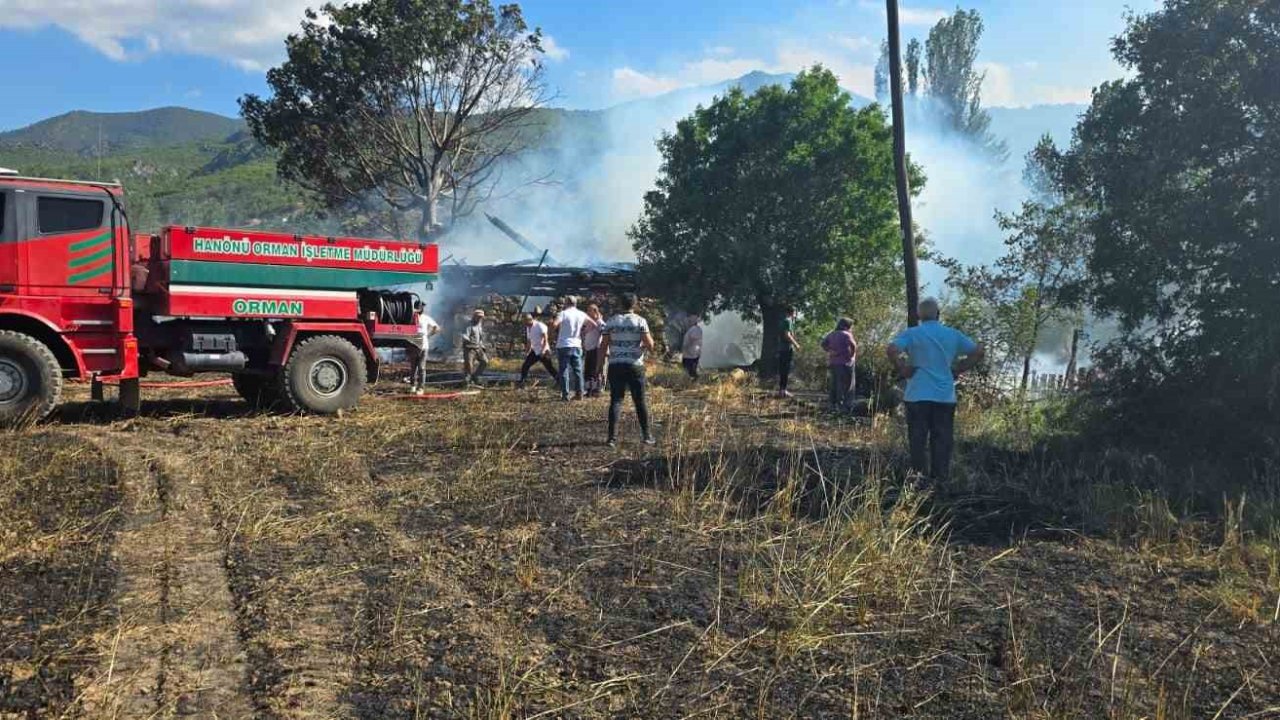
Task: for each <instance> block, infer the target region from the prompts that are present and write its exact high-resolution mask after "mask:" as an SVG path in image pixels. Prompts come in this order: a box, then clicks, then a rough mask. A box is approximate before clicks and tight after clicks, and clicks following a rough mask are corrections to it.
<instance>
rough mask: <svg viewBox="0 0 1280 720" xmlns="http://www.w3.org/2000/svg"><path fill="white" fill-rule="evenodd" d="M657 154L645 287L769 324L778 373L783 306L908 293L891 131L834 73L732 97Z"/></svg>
mask: <svg viewBox="0 0 1280 720" xmlns="http://www.w3.org/2000/svg"><path fill="white" fill-rule="evenodd" d="M658 148H659V150H660V151H661V153H662V165H661V168H660V171H659V176H658V179H657V189H656V190H653V191H651V192H649V193H648V194H646V196H645V203H644V211H643V213H642V215H641V218H640V220H639V221H638V222H637V223H636V225H635V226H634V228H633V229H632V230H631V233H630V234H631V238H632V240H633V241H634V244H635V250H636V255H637V257H638V258H639V263H640V271H641V273H642V282H644V283H645V285H646V287H651V288H654V289H655V290H656V291H657V292H658V293H659V295H660V296H661V297H663V298H664V299H667V300H669V301H671V302H673V303H675V304H677V305H679V306H680V307H683V308H689V309H696V310H699V311H711V312H717V311H727V310H734V311H738V312H741V313H744V314H745V315H747V316H748V317H752V318H755V319H763V322H764V348H763V360H762V362H763V363H764V365H765V368H764V369H765V371H766V372H770V371H771V370H772V362H773V360H774V358H775V355H776V351H777V347H778V338H779V332H778V330H779V325H780V324H781V320H782V316H783V308H784V307H786V306H788V305H791V306H795V307H797V308H798V309H801V310H819V311H821V310H827V311H828V312H829V311H830V309H831V308H840V309H844V310H845V311H852V310H853V309H854V308H852V307H850V305H849V303H851V302H852V301H853V300H854V299H855V298H856V294H857V293H859V292H861V293H869V292H872V291H873V290H879V291H881V292H884V293H894V292H897V293H900V292H901V276H900V274H899V272H900V271H899V265H898V258H899V254H898V235H897V229H896V222H897V201H896V197H895V195H894V185H893V177H894V175H893V146H892V138H891V135H890V130H889V127H888V126H887V125H886V122H885V118H884V114H883V113H882V112H881V111H880V110H879V108H877V107H869V108H864V109H862V110H855V109H853V108H852V107H851V106H850V97H849V95H848V94H847V93H845V92H844V91H842V90H841V89H840V87H839V85H838V83H837V80H836V77H835V76H834V75H833V74H832V73H831V72H830V71H828V70H825V69H823V68H821V67H814V68H813V69H811V70H808V71H806V72H803V73H801V74H800V75H799V76H797V77H796V79H795V80H794V81H793V82H792V83H791V86H790V88H789V89H784V88H783V87H781V86H778V85H772V86H767V87H764V88H761V89H760V90H759V91H757V92H756V93H755V94H754V95H751V96H747V95H746V94H744V93H743V92H742V91H741V90H739V89H733V90H731V91H729V93H728V94H726V95H724V96H722V97H718V98H716V99H715V100H714V101H713V102H712V103H711V104H710V105H709V106H707V107H699V108H698V109H697V110H696V111H695V112H694V113H693V115H691V116H690V117H687V118H685V119H683V120H681V121H680V122H679V123H678V124H677V126H676V129H675V132H672V133H667V134H664V135H663V136H662V138H661V139H660V140H659V141H658ZM922 184H923V178H922V177H919V176H918V173H917V177H915V178H914V181H913V187H915V188H916V189H919V188H920V187H921V185H922Z"/></svg>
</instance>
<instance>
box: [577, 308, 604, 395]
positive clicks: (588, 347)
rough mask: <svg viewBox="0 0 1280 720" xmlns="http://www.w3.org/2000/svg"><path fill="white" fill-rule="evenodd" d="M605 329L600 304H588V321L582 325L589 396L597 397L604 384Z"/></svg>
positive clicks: (584, 363) (585, 372)
mask: <svg viewBox="0 0 1280 720" xmlns="http://www.w3.org/2000/svg"><path fill="white" fill-rule="evenodd" d="M602 330H604V317H603V316H602V315H601V314H600V306H599V305H597V304H595V303H588V304H587V322H586V324H585V325H583V326H582V353H583V365H584V368H583V373H584V374H585V375H586V378H587V396H588V397H597V396H599V395H600V389H601V388H602V387H603V386H604V380H603V377H604V353H602V352H601V351H600V333H601V331H602Z"/></svg>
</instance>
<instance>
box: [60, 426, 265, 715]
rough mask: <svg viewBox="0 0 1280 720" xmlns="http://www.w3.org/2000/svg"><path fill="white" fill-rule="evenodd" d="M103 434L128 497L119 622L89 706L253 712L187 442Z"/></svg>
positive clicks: (120, 711) (148, 711) (100, 710)
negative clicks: (162, 447) (158, 443)
mask: <svg viewBox="0 0 1280 720" xmlns="http://www.w3.org/2000/svg"><path fill="white" fill-rule="evenodd" d="M165 442H166V444H168V443H171V442H174V440H173V439H166V441H165ZM96 444H98V445H99V447H100V448H101V449H102V451H103V452H104V453H106V454H107V455H108V456H109V457H111V458H112V459H113V461H114V462H116V463H117V464H118V465H119V467H120V468H121V472H122V476H123V477H124V480H125V488H126V500H125V503H124V509H125V519H124V523H123V527H122V528H121V532H120V535H119V542H118V543H117V546H116V557H115V562H116V564H117V566H118V567H119V572H120V575H119V577H120V579H119V584H118V588H117V596H116V598H117V599H116V602H117V608H116V622H115V626H114V627H113V628H110V629H109V632H107V633H106V634H105V636H104V637H103V640H102V644H103V645H104V646H105V647H104V648H103V652H102V655H103V657H104V658H105V660H104V662H103V667H101V668H100V669H99V672H98V673H97V675H96V676H95V677H93V678H92V679H90V680H89V681H88V682H87V684H86V686H85V688H84V690H83V692H82V702H83V707H84V710H85V713H86V714H87V715H88V716H89V717H104V716H110V717H155V716H160V717H214V716H217V717H245V716H248V715H250V714H251V706H250V703H249V702H248V698H247V697H246V696H245V694H244V690H243V688H244V684H245V683H244V675H245V670H244V653H243V651H242V650H241V647H240V644H239V642H238V640H237V638H236V636H235V633H234V617H235V616H234V612H233V608H232V603H231V595H230V592H229V590H228V583H227V577H226V573H225V572H224V569H223V565H224V558H223V553H222V548H221V543H220V542H219V539H218V535H217V532H216V531H215V529H214V526H213V523H212V518H211V517H210V516H209V512H208V510H209V508H208V507H207V505H206V503H205V501H204V497H203V495H202V494H201V492H200V491H199V488H198V487H197V486H196V483H195V482H194V480H193V478H194V477H195V475H194V474H193V472H192V468H191V467H190V466H189V465H188V463H187V461H186V460H185V459H184V455H183V454H182V453H181V452H175V451H174V450H173V449H171V448H166V451H165V452H164V453H158V452H156V450H155V447H154V445H149V444H147V443H146V442H145V439H144V438H140V437H138V436H136V435H135V434H132V433H121V432H113V433H110V434H109V435H108V439H107V440H106V441H104V442H99V443H96Z"/></svg>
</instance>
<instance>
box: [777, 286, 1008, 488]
mask: <svg viewBox="0 0 1280 720" xmlns="http://www.w3.org/2000/svg"><path fill="white" fill-rule="evenodd" d="M917 309H918V313H919V317H920V324H919V325H916V326H915V327H909V328H907V329H906V330H903V331H902V332H901V333H899V334H898V335H897V336H896V337H894V339H893V341H892V342H890V343H889V346H888V347H887V348H886V353H887V355H888V357H889V361H890V362H891V363H893V366H894V369H895V370H896V372H897V374H898V376H899V377H901V378H903V379H905V380H906V390H905V393H904V394H903V402H904V404H905V405H906V410H907V441H908V445H909V446H910V453H911V469H912V472H913V473H915V474H916V475H917V476H918V477H921V478H931V479H933V480H935V481H939V482H942V481H946V480H947V479H948V478H949V477H950V475H951V455H952V449H953V446H954V443H955V415H956V379H957V378H959V377H960V376H961V375H963V374H964V373H966V372H968V371H969V370H971V369H972V368H974V367H975V366H976V365H978V364H979V363H981V362H982V359H983V357H984V355H985V352H986V351H985V349H984V348H983V347H982V345H980V344H979V343H976V342H974V340H973V339H972V338H970V337H969V336H967V335H965V334H964V333H962V332H960V331H959V330H956V329H955V328H952V327H948V326H947V325H944V324H942V322H941V309H940V306H939V303H938V301H937V300H936V299H934V298H925V299H924V300H921V301H920V303H919V305H918V308H917ZM795 320H796V313H795V309H794V308H787V309H786V312H785V317H784V319H783V321H782V325H781V327H780V328H779V329H780V331H781V335H782V342H781V345H780V347H779V350H778V395H779V397H784V398H787V397H791V391H790V390H789V388H788V385H789V383H790V378H791V370H792V368H793V367H794V364H795V352H796V350H799V349H800V342H799V340H797V339H796V333H795ZM852 330H853V322H852V321H851V320H850V319H849V318H840V319H839V320H837V321H836V326H835V328H834V329H833V330H831V332H829V333H827V334H826V335H825V336H823V338H822V342H821V345H822V349H823V350H824V351H826V353H827V370H828V401H829V402H830V404H831V407H832V408H833V409H835V410H839V411H849V410H851V409H852V408H853V403H854V401H855V397H856V393H855V391H856V389H857V375H856V373H855V368H856V366H857V361H858V341H857V340H856V339H854V337H853V332H852Z"/></svg>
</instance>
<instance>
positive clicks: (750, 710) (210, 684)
mask: <svg viewBox="0 0 1280 720" xmlns="http://www.w3.org/2000/svg"><path fill="white" fill-rule="evenodd" d="M182 395H183V393H181V392H175V393H169V394H168V395H167V396H166V397H160V398H149V400H150V402H148V403H147V406H146V408H145V409H144V416H143V417H141V418H138V419H135V420H130V421H106V420H105V419H100V418H97V417H95V416H94V411H93V410H92V409H91V408H89V407H88V406H82V405H74V404H73V405H72V406H70V407H69V408H68V409H67V410H66V411H65V412H64V413H63V414H62V416H61V417H60V418H59V419H58V421H57V422H55V423H54V424H52V425H51V426H46V427H43V428H40V429H37V430H35V431H32V432H29V433H24V434H21V435H17V436H9V437H10V438H12V439H13V441H14V443H15V447H18V448H19V452H17V453H15V454H14V455H13V456H12V458H11V459H10V462H27V463H28V464H27V465H25V466H23V467H22V468H20V469H19V470H15V471H14V472H17V473H27V474H28V475H29V474H30V473H32V472H34V471H35V469H38V468H44V469H45V470H46V471H47V473H46V474H49V475H50V477H47V478H45V479H44V480H42V481H41V482H42V483H43V485H41V488H42V492H46V493H48V492H56V489H57V488H59V487H61V486H60V485H59V484H58V483H59V478H68V477H72V476H73V477H75V478H76V480H75V483H73V484H71V485H66V487H67V488H74V489H75V491H76V492H75V493H72V492H71V490H70V489H68V490H67V493H66V494H64V497H63V498H62V499H61V500H58V501H57V502H55V500H54V499H52V498H50V497H47V496H44V495H41V496H38V497H36V496H28V495H21V493H18V492H17V491H16V490H15V489H14V487H16V486H14V487H9V488H6V489H5V493H7V494H5V495H0V499H3V500H4V501H5V502H4V504H0V512H4V513H7V514H9V515H11V516H12V518H10V517H0V521H3V520H9V519H13V520H14V522H13V523H12V524H11V525H10V526H11V527H18V528H20V531H21V532H22V533H23V534H22V536H20V537H19V536H17V535H15V536H13V537H8V536H6V544H5V546H4V550H5V551H6V552H5V554H3V555H0V560H2V561H3V568H2V569H3V570H4V572H5V576H4V577H3V579H0V598H4V599H6V602H5V604H4V608H5V609H4V611H3V615H2V616H0V622H2V623H3V625H0V627H4V628H6V632H5V635H6V636H8V637H9V638H13V639H7V640H5V641H4V642H0V717H5V716H9V715H13V716H15V717H25V716H33V717H40V716H60V715H63V714H68V715H72V716H81V717H153V716H159V717H173V716H192V717H211V716H214V715H216V716H217V717H251V716H253V717H280V718H318V717H367V718H381V717H471V718H505V717H512V718H514V717H530V718H532V717H689V716H695V715H696V716H700V717H722V718H739V717H748V716H749V717H764V718H774V717H779V718H781V717H851V716H855V717H879V716H883V717H897V716H916V717H974V718H985V717H992V716H1018V717H1071V716H1075V717H1097V716H1100V715H1110V716H1112V717H1142V716H1145V715H1154V714H1156V713H1157V712H1162V713H1164V716H1165V717H1205V716H1207V717H1212V716H1213V715H1214V714H1215V713H1217V712H1219V711H1220V710H1221V711H1222V717H1266V716H1269V715H1267V713H1273V714H1276V713H1280V709H1278V708H1280V668H1278V667H1277V664H1276V662H1277V661H1276V659H1275V653H1274V648H1275V647H1280V631H1278V630H1277V625H1276V624H1275V623H1274V622H1271V623H1267V622H1265V621H1258V620H1252V621H1251V620H1248V619H1246V618H1242V617H1241V615H1240V614H1239V613H1238V612H1233V611H1232V609H1231V608H1230V607H1227V606H1225V605H1224V604H1223V602H1222V600H1221V595H1220V593H1217V591H1216V588H1218V587H1219V586H1220V585H1221V583H1222V582H1223V577H1222V576H1221V571H1220V570H1219V569H1218V566H1217V565H1216V564H1215V563H1214V562H1213V561H1212V557H1211V553H1207V554H1204V555H1203V557H1201V556H1199V555H1196V554H1195V553H1189V554H1183V555H1181V556H1179V557H1177V558H1174V557H1169V556H1167V555H1164V554H1161V553H1149V552H1133V551H1131V550H1130V549H1128V548H1126V547H1124V546H1122V545H1117V544H1115V543H1113V542H1109V541H1106V540H1104V539H1102V538H1089V537H1084V536H1080V535H1075V534H1072V533H1061V532H1052V533H1047V532H1044V531H1041V530H1037V529H1036V528H1037V527H1040V526H1043V524H1044V523H1041V524H1040V525H1039V526H1038V525H1037V523H1035V522H1024V520H1025V518H1021V517H1015V516H1016V515H1017V513H1015V512H1012V511H1008V512H1005V510H1004V509H1001V508H1000V507H996V510H994V511H993V510H992V509H991V507H988V506H982V507H972V506H971V505H972V502H971V499H970V500H969V501H967V502H968V503H969V504H966V503H965V502H959V501H958V500H957V498H954V497H953V498H947V497H934V498H919V497H914V496H912V495H911V493H902V492H900V491H899V490H898V489H897V488H896V486H895V485H894V484H893V483H894V481H893V479H892V478H893V477H894V470H893V467H894V463H895V462H896V457H895V455H894V452H893V449H894V448H895V447H896V446H895V445H894V440H895V438H894V437H893V433H892V430H891V429H889V430H886V428H885V427H883V426H882V427H879V428H876V429H868V428H862V427H856V426H851V425H833V424H831V423H830V422H829V421H828V420H826V419H824V418H821V417H816V416H813V415H812V414H811V413H810V412H809V411H807V410H804V409H803V408H801V407H799V406H794V405H779V404H774V403H771V402H768V401H763V400H762V399H761V398H760V397H759V396H757V395H754V394H753V392H752V391H751V390H750V389H745V388H742V387H737V386H732V385H716V386H705V387H701V388H698V389H695V390H682V391H679V392H673V391H668V390H658V391H657V393H656V396H657V397H656V408H657V410H656V413H655V414H656V416H657V417H658V419H659V422H660V426H659V435H660V438H661V439H662V443H663V444H662V447H660V448H659V449H657V450H654V451H651V452H647V453H646V452H642V450H641V447H640V446H639V445H638V443H637V442H636V435H637V431H636V429H635V428H634V426H631V425H628V426H627V427H626V429H625V431H626V433H627V438H628V441H627V442H624V447H623V448H622V449H621V450H620V451H611V450H609V449H608V448H605V447H604V446H603V445H602V444H601V443H600V442H599V441H600V439H601V438H600V434H601V432H602V430H603V428H602V425H601V421H602V418H603V412H604V406H603V404H602V402H601V401H586V402H582V403H572V404H561V403H559V402H555V401H553V400H552V398H553V395H551V394H550V393H549V392H546V391H539V390H530V391H521V392H516V391H512V390H491V391H487V392H486V393H485V394H484V395H481V396H478V397H467V398H463V399H462V400H461V401H459V402H456V403H448V404H435V403H402V402H397V401H395V400H390V399H386V398H380V397H373V398H369V399H368V400H369V402H368V403H366V405H365V407H364V408H362V409H361V410H360V411H358V412H356V413H354V414H351V415H350V416H348V417H345V418H340V419H322V418H294V417H276V416H270V415H259V414H251V413H249V412H248V410H247V408H245V407H244V406H243V405H242V404H241V403H239V402H238V401H236V400H235V399H234V398H233V397H232V396H231V395H230V394H229V390H227V391H224V390H221V389H213V390H207V389H206V390H199V391H192V392H191V393H190V395H191V396H192V397H190V398H183V397H182ZM72 444H78V445H79V446H80V447H81V448H82V450H80V451H78V452H77V454H75V455H67V456H66V457H63V456H62V455H58V454H57V453H58V452H60V451H55V450H51V449H50V448H51V447H54V446H57V447H63V446H70V445H72ZM51 452H52V453H54V455H55V457H54V459H53V460H51V459H50V457H48V455H49V453H51ZM42 453H43V455H42ZM64 454H65V453H64ZM13 458H16V460H15V459H13ZM24 458H25V460H24ZM55 461H56V462H55ZM10 482H12V481H10ZM944 495H945V493H944ZM72 498H77V499H78V500H77V503H78V504H77V505H76V506H75V508H74V509H75V510H76V512H75V513H72V512H70V510H71V509H73V508H71V507H70V506H68V505H67V504H66V503H69V502H70V501H71V499H72ZM58 503H63V504H58ZM945 518H950V525H949V526H946V527H945V528H944V526H943V524H942V523H943V522H944V519H945ZM1015 520H1016V521H1015ZM993 529H994V530H993ZM1010 529H1013V531H1014V532H1015V533H1017V534H1016V535H1015V537H1014V539H1015V541H1014V542H1010V541H1009V537H1010V535H1009V531H1010ZM939 531H942V532H941V533H940V532H939ZM33 538H34V539H33ZM38 538H45V540H43V541H41V540H38ZM41 543H43V544H41ZM1252 577H1254V578H1255V581H1254V582H1255V583H1256V584H1255V585H1250V584H1248V583H1245V584H1244V585H1243V586H1242V592H1246V591H1247V592H1256V593H1257V597H1258V598H1259V600H1260V601H1261V602H1263V603H1266V602H1276V601H1277V597H1276V595H1275V594H1268V593H1271V592H1272V591H1273V590H1274V588H1270V587H1268V586H1267V584H1268V583H1270V582H1273V581H1274V578H1268V577H1267V576H1266V575H1265V574H1264V575H1261V576H1252ZM11 603H12V604H11ZM1264 610H1265V608H1264ZM1261 615H1262V616H1264V617H1265V615H1266V613H1265V612H1263V613H1261ZM54 650H56V651H54Z"/></svg>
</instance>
